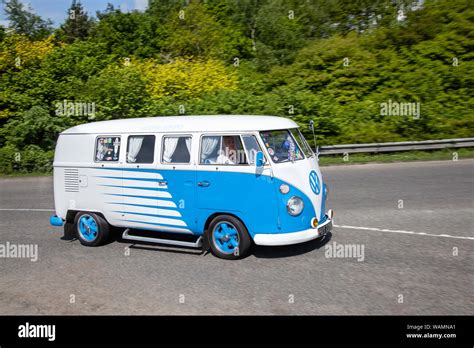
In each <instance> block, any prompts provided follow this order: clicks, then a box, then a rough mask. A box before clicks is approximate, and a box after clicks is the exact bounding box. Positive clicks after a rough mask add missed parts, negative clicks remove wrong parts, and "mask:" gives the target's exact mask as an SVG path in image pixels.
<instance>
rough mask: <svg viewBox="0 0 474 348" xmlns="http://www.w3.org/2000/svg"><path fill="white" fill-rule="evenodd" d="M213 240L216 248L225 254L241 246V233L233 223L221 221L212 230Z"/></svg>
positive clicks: (231, 252)
mask: <svg viewBox="0 0 474 348" xmlns="http://www.w3.org/2000/svg"><path fill="white" fill-rule="evenodd" d="M212 240H213V242H214V245H215V246H216V248H217V249H218V250H219V251H220V252H221V253H223V254H233V253H234V251H235V250H236V248H237V247H238V246H239V241H240V238H239V233H238V232H237V228H235V226H234V225H233V224H231V223H230V222H227V221H223V222H219V223H218V224H217V225H216V226H215V227H214V229H213V230H212Z"/></svg>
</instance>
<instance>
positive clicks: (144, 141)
mask: <svg viewBox="0 0 474 348" xmlns="http://www.w3.org/2000/svg"><path fill="white" fill-rule="evenodd" d="M154 156H155V136H154V135H131V136H129V137H128V144H127V163H153V160H154Z"/></svg>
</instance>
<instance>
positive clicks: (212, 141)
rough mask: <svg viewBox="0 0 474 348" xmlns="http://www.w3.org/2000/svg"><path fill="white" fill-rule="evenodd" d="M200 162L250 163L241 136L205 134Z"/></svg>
mask: <svg viewBox="0 0 474 348" xmlns="http://www.w3.org/2000/svg"><path fill="white" fill-rule="evenodd" d="M200 164H224V165H242V164H248V162H247V156H246V154H245V150H244V147H243V145H242V141H241V140H240V136H238V135H219V136H203V137H202V142H201V155H200Z"/></svg>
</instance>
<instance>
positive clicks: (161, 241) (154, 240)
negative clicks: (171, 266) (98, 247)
mask: <svg viewBox="0 0 474 348" xmlns="http://www.w3.org/2000/svg"><path fill="white" fill-rule="evenodd" d="M129 231H130V229H128V228H127V229H126V230H125V231H123V234H122V239H128V240H136V241H139V242H150V243H159V244H168V245H179V246H185V247H190V248H201V247H202V237H199V238H198V239H197V240H196V241H195V242H184V241H181V240H172V239H160V238H151V237H142V236H133V235H130V234H128V232H129Z"/></svg>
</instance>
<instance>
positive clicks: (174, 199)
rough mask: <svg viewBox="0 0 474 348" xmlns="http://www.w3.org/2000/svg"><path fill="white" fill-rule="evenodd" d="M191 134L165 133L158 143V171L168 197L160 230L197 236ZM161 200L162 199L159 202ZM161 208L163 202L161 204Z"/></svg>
mask: <svg viewBox="0 0 474 348" xmlns="http://www.w3.org/2000/svg"><path fill="white" fill-rule="evenodd" d="M195 138H196V137H195V136H193V134H165V135H163V138H162V141H161V154H160V163H159V165H158V169H159V170H158V172H159V173H160V174H161V176H162V185H163V189H164V190H166V192H167V194H169V197H167V199H166V200H167V202H168V204H169V206H166V207H164V206H162V208H161V209H162V210H164V209H166V212H167V213H168V215H167V217H166V219H167V220H166V221H162V223H161V227H162V228H163V227H166V229H165V230H166V231H169V232H179V233H197V232H198V231H197V229H196V171H195V156H196V153H195V152H196V147H197V140H196V139H195ZM161 200H162V201H163V200H164V199H161ZM161 204H162V205H163V202H161Z"/></svg>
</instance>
